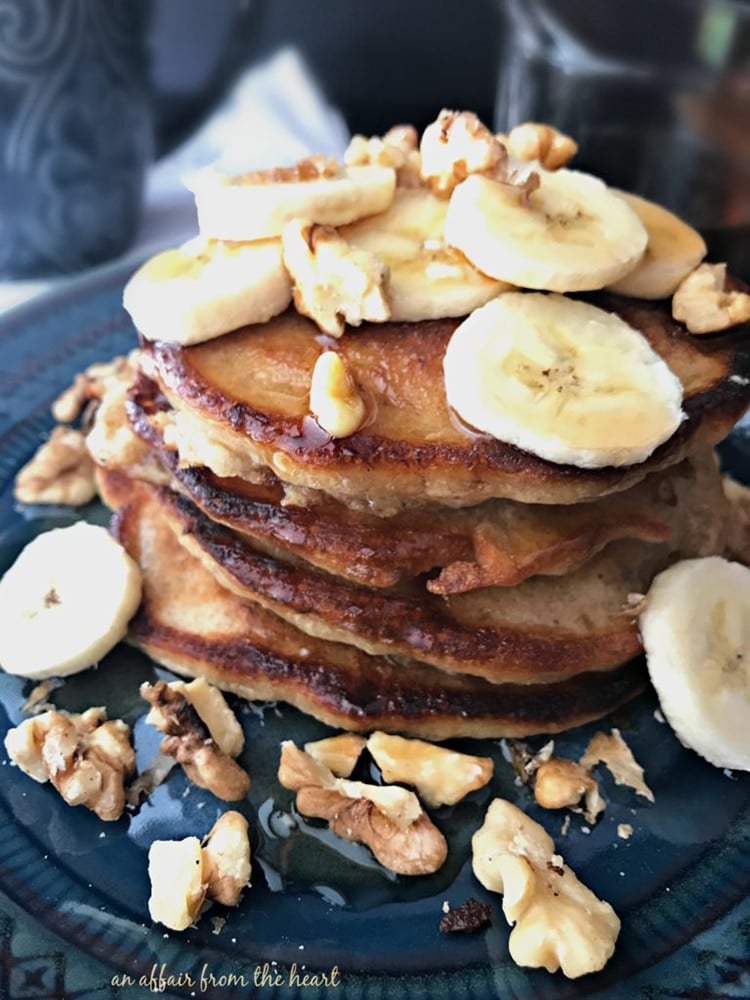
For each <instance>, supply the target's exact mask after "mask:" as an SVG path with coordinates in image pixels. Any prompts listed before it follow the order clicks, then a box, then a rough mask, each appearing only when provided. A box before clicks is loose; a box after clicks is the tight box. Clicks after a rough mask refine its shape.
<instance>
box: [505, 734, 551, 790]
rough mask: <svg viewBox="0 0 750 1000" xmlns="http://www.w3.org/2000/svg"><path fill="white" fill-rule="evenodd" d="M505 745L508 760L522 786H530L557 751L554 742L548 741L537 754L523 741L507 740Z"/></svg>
mask: <svg viewBox="0 0 750 1000" xmlns="http://www.w3.org/2000/svg"><path fill="white" fill-rule="evenodd" d="M504 743H505V748H506V750H507V753H508V759H509V760H510V763H511V766H512V768H513V770H514V771H515V772H516V776H517V778H518V780H519V781H520V783H521V784H522V785H528V783H529V782H530V781H531V779H532V778H533V777H534V775H535V774H536V772H537V771H538V770H539V768H540V767H541V766H542V764H543V763H544V762H545V761H547V760H549V759H550V757H551V756H552V754H553V752H554V749H555V741H554V740H548V741H547V743H545V744H544V746H543V747H540V749H539V750H537V751H536V753H534V751H533V750H532V749H531V748H530V747H529V745H528V743H524V742H523V740H505V741H504Z"/></svg>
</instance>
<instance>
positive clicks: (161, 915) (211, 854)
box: [148, 810, 251, 931]
mask: <svg viewBox="0 0 750 1000" xmlns="http://www.w3.org/2000/svg"><path fill="white" fill-rule="evenodd" d="M250 872H251V865H250V841H249V838H248V831H247V820H246V819H245V817H244V816H242V815H241V813H238V812H235V811H234V810H230V811H229V812H226V813H223V814H222V815H221V816H220V817H219V819H218V820H217V821H216V823H215V824H214V826H213V828H212V829H211V830H210V831H209V832H208V833H207V834H206V836H205V837H204V838H203V843H201V841H200V840H199V839H198V838H197V837H184V838H183V839H182V840H155V841H154V842H153V843H152V844H151V847H150V849H149V852H148V875H149V880H150V882H151V895H150V897H149V901H148V909H149V913H150V914H151V919H152V920H155V921H158V922H159V923H160V924H164V926H165V927H170V928H171V929H172V930H175V931H184V930H186V929H187V928H188V927H190V926H191V925H192V924H194V923H195V922H196V920H197V919H198V918H199V916H200V915H201V912H202V911H203V910H204V909H207V908H208V905H210V904H209V903H208V901H210V900H214V901H216V902H217V903H222V904H223V905H224V906H236V905H237V904H238V903H239V901H240V896H241V895H242V890H243V889H244V888H245V887H246V886H247V885H248V883H249V881H250Z"/></svg>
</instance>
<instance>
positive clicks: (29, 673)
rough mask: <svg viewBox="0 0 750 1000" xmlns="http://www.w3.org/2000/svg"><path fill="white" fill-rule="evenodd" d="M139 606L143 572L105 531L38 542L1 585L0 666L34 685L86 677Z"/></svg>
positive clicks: (60, 534) (50, 535)
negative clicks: (83, 674)
mask: <svg viewBox="0 0 750 1000" xmlns="http://www.w3.org/2000/svg"><path fill="white" fill-rule="evenodd" d="M140 600H141V571H140V569H139V567H138V565H137V563H136V562H134V560H133V559H131V557H130V556H129V555H128V553H127V552H126V551H125V549H124V548H123V547H122V546H121V545H120V544H119V542H117V541H116V540H115V539H114V538H113V537H112V536H111V535H110V534H109V532H108V531H107V529H106V528H101V527H98V526H96V525H92V524H86V523H85V522H83V521H80V522H78V523H77V524H74V525H72V526H70V527H67V528H55V529H53V530H52V531H47V532H45V533H44V534H41V535H38V536H37V537H36V538H35V539H34V540H33V541H32V542H30V543H29V544H28V545H27V546H26V548H25V549H24V550H23V551H22V552H21V554H20V556H19V557H18V559H17V560H16V561H15V563H14V564H13V565H12V566H11V568H10V569H9V570H8V572H7V573H6V574H5V576H4V577H3V578H2V580H0V621H2V628H0V666H2V668H3V669H4V670H5V671H7V672H8V673H10V674H18V675H19V676H21V677H30V678H32V679H34V680H39V679H41V678H44V677H56V676H65V675H67V674H73V673H76V672H77V671H79V670H84V669H85V668H86V667H90V666H92V665H93V664H94V663H96V662H97V661H98V660H100V659H101V658H102V657H103V656H104V655H105V654H106V653H108V652H109V650H110V649H112V647H113V646H114V645H115V644H116V643H118V642H119V641H120V639H122V638H123V637H124V635H125V632H126V631H127V626H128V622H129V621H130V619H131V618H132V617H133V615H134V614H135V611H136V609H137V608H138V605H139V603H140Z"/></svg>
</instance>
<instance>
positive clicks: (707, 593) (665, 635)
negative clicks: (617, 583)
mask: <svg viewBox="0 0 750 1000" xmlns="http://www.w3.org/2000/svg"><path fill="white" fill-rule="evenodd" d="M640 627H641V637H642V639H643V646H644V649H645V650H646V662H647V664H648V671H649V674H650V676H651V681H652V683H653V685H654V687H655V688H656V693H657V694H658V696H659V701H660V703H661V709H662V712H663V713H664V716H665V717H666V719H667V721H668V722H669V724H670V726H671V727H672V729H674V731H675V733H676V735H677V737H678V739H679V740H680V741H681V742H682V743H683V744H684V745H685V746H687V747H690V748H691V749H692V750H695V751H696V753H699V754H700V755H701V756H702V757H705V759H706V760H708V761H710V762H711V763H712V764H715V765H716V766H717V767H726V768H731V769H736V770H742V771H750V569H748V567H746V566H742V565H741V564H740V563H735V562H729V561H728V560H727V559H722V558H721V557H720V556H710V557H707V558H704V559H686V560H684V561H683V562H679V563H676V564H675V565H674V566H671V567H670V568H669V569H667V570H665V571H664V572H663V573H660V574H659V575H658V576H657V577H656V579H655V580H654V582H653V584H652V585H651V588H650V590H649V592H648V595H647V597H646V602H645V607H644V610H643V612H642V614H641V616H640Z"/></svg>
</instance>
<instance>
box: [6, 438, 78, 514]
mask: <svg viewBox="0 0 750 1000" xmlns="http://www.w3.org/2000/svg"><path fill="white" fill-rule="evenodd" d="M13 495H14V496H15V498H16V500H19V501H20V502H21V503H54V504H64V505H66V506H70V507H82V506H83V505H84V504H87V503H89V502H90V501H91V500H93V499H94V497H95V496H96V482H95V478H94V463H93V461H92V459H91V456H90V455H89V452H88V449H87V447H86V439H85V437H84V436H83V434H82V433H81V431H79V430H75V429H74V428H73V427H62V426H58V427H55V429H54V430H53V431H52V433H51V434H50V436H49V438H48V439H47V440H46V441H45V442H44V443H43V444H42V445H40V447H39V448H38V450H37V451H36V453H35V455H34V456H33V457H32V459H31V460H30V461H29V462H28V463H27V464H26V465H24V467H23V468H22V469H21V470H20V471H19V473H18V475H17V476H16V482H15V487H14V491H13Z"/></svg>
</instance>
